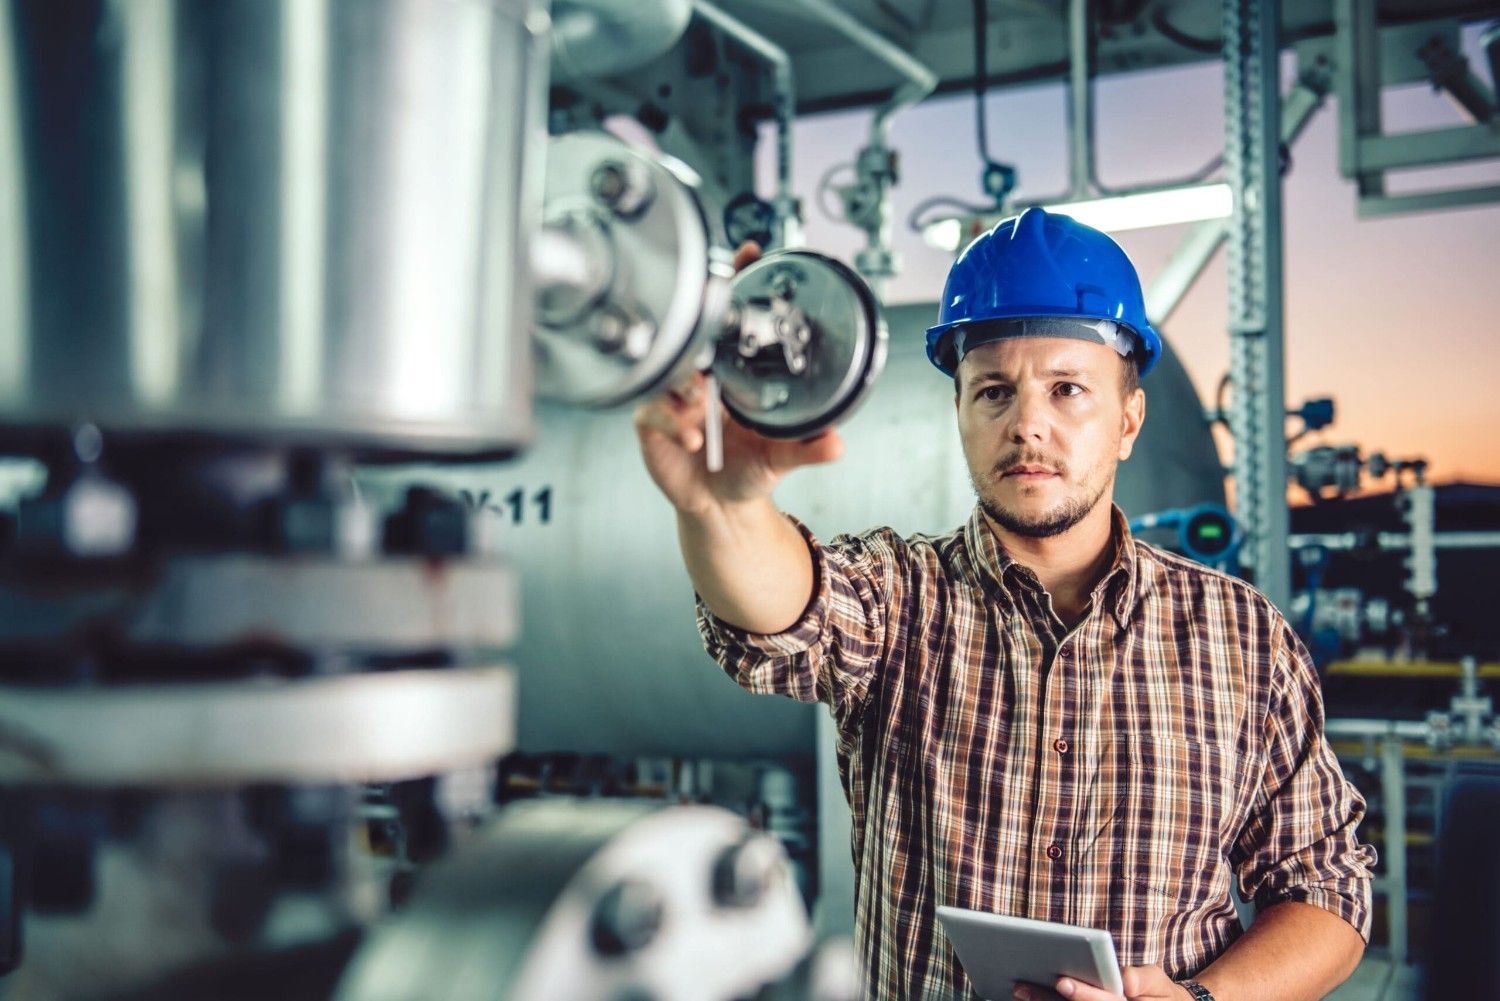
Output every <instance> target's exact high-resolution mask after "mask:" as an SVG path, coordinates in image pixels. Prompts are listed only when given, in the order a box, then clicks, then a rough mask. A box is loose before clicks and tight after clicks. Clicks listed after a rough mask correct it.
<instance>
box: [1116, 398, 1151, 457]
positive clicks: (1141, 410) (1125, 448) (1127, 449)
mask: <svg viewBox="0 0 1500 1001" xmlns="http://www.w3.org/2000/svg"><path fill="white" fill-rule="evenodd" d="M1144 423H1146V391H1145V390H1144V389H1142V388H1140V387H1139V386H1137V387H1136V388H1135V389H1133V390H1131V392H1130V395H1129V396H1128V397H1126V399H1125V407H1124V409H1123V412H1122V413H1121V415H1120V461H1121V462H1124V461H1125V460H1126V459H1128V458H1130V453H1131V452H1132V451H1134V450H1135V439H1136V438H1137V437H1139V435H1140V433H1141V425H1142V424H1144Z"/></svg>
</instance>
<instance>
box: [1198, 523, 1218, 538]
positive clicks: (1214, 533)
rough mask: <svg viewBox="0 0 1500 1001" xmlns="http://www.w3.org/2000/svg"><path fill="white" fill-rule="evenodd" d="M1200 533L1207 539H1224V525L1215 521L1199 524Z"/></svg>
mask: <svg viewBox="0 0 1500 1001" xmlns="http://www.w3.org/2000/svg"><path fill="white" fill-rule="evenodd" d="M1198 535H1199V536H1200V537H1201V538H1205V539H1222V538H1224V526H1223V525H1219V524H1216V523H1214V522H1209V523H1208V524H1207V525H1199V526H1198Z"/></svg>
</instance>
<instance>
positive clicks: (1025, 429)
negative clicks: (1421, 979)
mask: <svg viewBox="0 0 1500 1001" xmlns="http://www.w3.org/2000/svg"><path fill="white" fill-rule="evenodd" d="M895 350H900V348H899V346H898V347H896V348H895ZM1160 350H1161V342H1160V339H1159V338H1158V337H1157V335H1156V333H1155V332H1154V331H1153V330H1152V329H1151V327H1150V325H1149V324H1148V323H1147V322H1146V318H1145V315H1144V308H1143V304H1142V297H1141V291H1140V283H1139V280H1138V278H1137V276H1136V274H1135V270H1134V268H1133V267H1132V266H1131V264H1130V262H1129V260H1128V259H1127V258H1126V257H1125V255H1124V252H1123V251H1121V250H1120V248H1119V247H1118V246H1117V245H1116V244H1115V243H1114V242H1113V241H1112V240H1110V239H1109V238H1108V237H1107V236H1105V235H1104V234H1102V233H1099V232H1097V231H1096V230H1092V229H1089V228H1088V227H1086V226H1082V225H1080V224H1078V223H1076V222H1074V221H1072V220H1071V219H1068V218H1067V217H1065V216H1056V215H1048V214H1046V213H1045V212H1043V211H1042V210H1040V209H1031V210H1028V211H1027V212H1026V213H1024V214H1023V215H1021V216H1020V217H1019V218H1017V219H1012V220H1008V221H1006V222H1003V223H1001V224H1000V225H999V226H997V227H996V228H995V229H994V230H992V231H991V232H990V233H987V234H985V235H984V236H982V237H980V238H979V239H978V240H976V241H975V242H974V243H973V244H971V245H970V247H969V248H968V249H967V250H966V251H965V253H964V254H963V256H961V257H960V258H959V260H958V261H957V262H956V263H955V264H954V266H953V270H952V271H951V272H950V274H949V278H948V283H947V287H946V288H945V290H944V297H943V303H942V315H941V317H940V322H939V324H938V325H937V326H935V327H933V328H932V329H931V330H930V331H929V332H928V354H929V357H930V358H931V359H932V360H933V362H934V364H936V365H937V366H938V367H939V368H940V369H941V370H942V371H944V372H945V373H947V374H949V375H953V376H955V388H956V398H955V408H956V412H957V420H958V429H959V436H960V438H961V439H962V442H963V449H964V455H965V457H966V459H967V461H968V465H969V470H970V473H971V475H972V477H973V481H974V488H975V492H976V493H977V494H978V498H979V503H978V506H977V509H976V511H975V513H974V515H973V517H972V518H971V519H970V521H969V522H968V524H967V525H965V526H964V527H962V528H959V529H957V530H956V531H954V532H951V533H949V534H947V535H943V536H937V537H927V536H916V537H912V538H907V539H903V538H901V537H899V536H897V535H896V534H895V533H894V532H892V531H890V530H888V529H882V530H875V531H871V532H866V533H864V534H862V535H857V536H841V537H839V538H837V539H835V540H833V541H832V542H829V543H820V542H818V541H817V540H815V539H814V538H813V537H812V536H811V534H810V533H808V532H807V531H806V530H805V529H804V528H803V527H802V526H801V524H800V523H799V522H796V521H795V520H793V519H791V518H789V517H788V516H786V515H783V514H781V513H780V512H778V511H777V509H776V508H775V506H774V505H773V503H772V501H771V493H772V490H773V489H774V488H775V486H776V484H777V482H778V481H779V480H780V479H781V477H782V476H783V475H785V474H786V473H787V472H788V471H790V470H792V469H794V468H797V467H798V466H802V465H807V464H810V463H819V462H828V461H832V460H833V459H836V458H837V457H838V455H839V452H840V448H841V445H840V442H839V439H838V437H837V436H836V435H835V434H832V433H829V434H825V435H823V436H822V437H819V438H817V439H814V440H812V441H808V442H779V441H770V440H767V439H764V438H760V437H758V436H756V435H754V434H752V433H751V432H749V431H747V430H746V429H744V428H742V427H738V426H730V427H728V428H726V429H725V448H724V452H725V463H724V469H723V471H722V472H719V473H715V474H709V473H707V472H706V471H705V470H704V466H703V462H702V459H701V457H700V456H699V455H698V454H697V452H698V450H699V448H700V447H701V446H702V442H703V429H702V421H703V416H702V415H703V406H702V403H701V401H700V400H698V399H696V395H698V394H694V393H691V392H689V393H687V394H678V395H676V396H673V397H669V398H666V399H663V400H661V401H657V402H654V403H652V404H649V405H647V406H645V407H643V408H642V409H641V410H640V411H639V412H638V415H637V426H638V430H639V433H640V439H641V447H642V451H643V454H644V456H645V459H646V463H647V466H648V468H649V469H650V472H651V474H652V476H653V478H654V479H655V480H656V482H657V485H658V486H659V487H660V488H661V489H662V491H663V493H665V494H666V496H667V498H668V499H669V500H670V501H671V502H672V504H673V505H674V506H675V507H676V509H677V513H678V529H679V539H680V542H681V546H682V552H683V557H684V559H685V561H686V563H687V567H688V571H689V573H690V574H691V576H692V579H693V582H694V584H695V586H696V588H697V591H698V594H699V596H700V606H699V623H700V627H701V629H702V632H703V635H704V639H705V642H706V645H707V647H708V649H709V651H710V653H712V654H713V656H714V657H715V658H716V659H717V660H718V661H719V662H720V663H721V664H722V665H723V666H724V668H725V669H726V670H727V671H728V672H729V673H730V675H731V676H732V677H734V678H735V679H736V680H737V681H738V682H739V683H740V684H741V685H743V686H745V687H746V688H748V689H750V690H752V691H756V692H775V693H779V694H782V695H788V696H791V697H793V698H796V699H799V700H802V701H808V702H811V701H815V700H817V701H822V702H825V703H827V704H828V705H829V706H830V708H831V710H832V712H833V715H834V718H835V720H836V723H837V726H838V732H839V755H840V764H841V766H842V769H843V777H844V784H845V790H846V792H847V793H848V796H849V801H850V805H851V807H852V809H853V813H854V855H855V863H856V869H857V877H858V879H857V890H856V896H857V901H856V906H857V919H858V928H857V932H856V934H857V938H858V946H859V950H860V953H861V956H862V959H863V961H864V963H865V964H866V975H867V978H868V986H869V990H870V993H871V994H873V995H874V996H878V997H882V998H887V997H888V998H922V999H926V998H939V997H971V996H973V995H972V988H971V987H970V986H969V983H968V981H967V979H966V978H965V977H964V976H963V974H962V972H961V970H960V969H959V968H958V965H957V962H956V960H955V958H954V956H953V952H952V950H951V947H950V946H949V945H948V943H947V941H946V939H945V938H944V937H943V935H942V933H941V930H940V928H938V927H937V925H936V923H935V920H934V907H935V906H937V905H939V904H949V905H954V906H958V907H967V908H974V909H979V910H986V911H993V912H996V913H1001V914H1012V915H1018V916H1022V917H1030V918H1037V919H1042V920H1049V921H1061V922H1066V923H1069V924H1077V925H1086V926H1091V927H1096V928H1105V929H1107V930H1109V931H1110V932H1111V934H1112V935H1113V936H1114V939H1115V943H1116V946H1117V949H1118V950H1119V954H1120V958H1121V961H1122V963H1123V964H1124V965H1125V967H1126V968H1125V969H1124V970H1123V980H1124V985H1125V993H1126V996H1127V997H1130V998H1173V999H1181V998H1187V997H1197V998H1206V997H1212V998H1216V999H1218V1001H1252V999H1261V998H1264V999H1272V998H1274V999H1278V1001H1287V999H1294V998H1320V997H1322V996H1323V995H1324V994H1325V993H1327V992H1328V991H1329V990H1330V989H1332V988H1333V987H1334V986H1336V985H1337V984H1338V983H1340V982H1342V981H1343V980H1344V978H1346V977H1347V976H1348V975H1349V973H1350V972H1351V971H1352V970H1353V969H1354V967H1355V965H1356V964H1357V963H1358V961H1359V958H1360V955H1361V953H1362V951H1363V947H1364V946H1363V937H1364V936H1366V935H1367V934H1368V927H1369V920H1370V903H1369V901H1370V897H1369V878H1370V867H1371V866H1372V865H1373V863H1374V853H1373V851H1371V850H1370V849H1369V848H1368V847H1367V846H1363V845H1361V844H1360V843H1359V842H1358V841H1357V840H1356V838H1355V834H1354V832H1355V828H1356V826H1357V825H1358V823H1359V820H1360V818H1361V816H1362V815H1363V811H1364V803H1363V801H1362V800H1361V799H1360V798H1359V796H1358V794H1357V793H1355V791H1354V790H1353V789H1352V788H1351V787H1350V786H1349V785H1348V784H1347V783H1346V782H1345V781H1344V779H1343V777H1342V775H1341V773H1340V771H1339V768H1338V765H1337V762H1336V761H1335V759H1334V758H1333V755H1332V753H1331V752H1330V750H1329V748H1328V746H1327V743H1326V741H1325V740H1324V739H1323V733H1322V726H1323V714H1322V703H1321V695H1320V691H1319V686H1318V680H1317V674H1316V672H1315V670H1314V669H1313V667H1312V665H1311V662H1310V660H1309V658H1308V656H1307V653H1306V651H1305V650H1304V648H1303V646H1302V644H1301V643H1300V642H1299V640H1298V639H1297V637H1296V635H1295V634H1294V633H1293V632H1292V630H1291V628H1290V627H1289V626H1288V625H1287V623H1286V621H1285V620H1284V619H1283V618H1282V617H1281V616H1280V615H1279V614H1278V613H1277V611H1276V610H1275V609H1274V608H1273V607H1272V606H1271V605H1270V603H1269V602H1267V601H1266V599H1265V598H1264V597H1263V596H1261V595H1260V594H1259V593H1258V592H1256V591H1255V590H1254V589H1253V588H1251V587H1249V586H1248V585H1247V584H1245V583H1244V582H1242V581H1240V580H1237V579H1235V578H1232V577H1229V576H1226V575H1223V574H1219V573H1216V572H1214V571H1211V570H1208V569H1206V568H1204V567H1201V566H1199V565H1197V564H1195V563H1192V562H1190V561H1188V560H1184V559H1180V558H1178V557H1175V556H1172V555H1170V554H1167V553H1164V552H1162V551H1160V550H1157V549H1155V548H1153V547H1151V546H1148V545H1145V544H1144V543H1141V542H1137V541H1135V540H1134V539H1132V538H1131V536H1130V532H1129V530H1128V528H1127V525H1126V521H1125V519H1124V517H1123V515H1122V514H1121V513H1120V512H1119V511H1118V509H1116V508H1115V507H1114V506H1113V504H1112V502H1111V496H1112V491H1113V486H1114V480H1115V469H1116V465H1117V463H1118V462H1119V461H1120V460H1123V459H1125V458H1127V457H1128V456H1129V455H1130V452H1131V448H1132V446H1133V445H1134V442H1135V439H1136V436H1137V435H1138V434H1139V433H1140V430H1141V425H1142V422H1143V420H1144V418H1145V396H1144V394H1143V392H1142V391H1141V389H1140V388H1139V386H1138V385H1137V377H1138V374H1144V373H1145V372H1146V371H1148V370H1149V368H1150V366H1151V365H1152V364H1153V363H1154V361H1155V359H1156V357H1157V355H1158V354H1159V353H1160ZM690 397H692V398H690ZM897 458H898V457H893V459H897ZM897 475H899V473H897ZM1232 876H1237V877H1238V881H1239V885H1240V887H1241V888H1242V889H1243V890H1244V892H1245V893H1246V894H1247V895H1248V896H1250V897H1251V898H1252V899H1254V901H1255V903H1256V905H1257V917H1256V919H1255V921H1254V923H1253V925H1252V926H1251V928H1250V929H1249V931H1248V932H1246V933H1244V934H1243V935H1241V931H1240V924H1239V921H1238V919H1237V917H1236V914H1235V910H1234V907H1233V904H1232V901H1231V898H1230V892H1231V877H1232ZM1053 991H1055V992H1056V994H1054V993H1052V992H1053ZM1057 994H1060V995H1062V996H1064V997H1066V998H1068V999H1070V1001H1103V999H1106V998H1111V997H1113V995H1111V994H1109V993H1107V992H1105V991H1103V990H1101V989H1098V988H1095V987H1093V986H1091V985H1088V984H1083V983H1078V982H1075V981H1072V980H1067V979H1064V980H1060V981H1058V982H1057V983H1055V984H1045V985H1018V986H1017V997H1020V998H1028V999H1029V998H1035V999H1042V998H1053V997H1056V995H1057Z"/></svg>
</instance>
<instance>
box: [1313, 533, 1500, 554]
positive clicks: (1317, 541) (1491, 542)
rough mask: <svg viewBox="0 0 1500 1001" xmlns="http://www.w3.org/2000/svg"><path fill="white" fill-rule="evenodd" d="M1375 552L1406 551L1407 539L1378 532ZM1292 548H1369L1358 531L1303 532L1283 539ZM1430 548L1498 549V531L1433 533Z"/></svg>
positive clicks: (1499, 535)
mask: <svg viewBox="0 0 1500 1001" xmlns="http://www.w3.org/2000/svg"><path fill="white" fill-rule="evenodd" d="M1373 541H1374V543H1375V546H1376V548H1378V549H1410V548H1411V547H1412V540H1411V536H1410V535H1408V534H1406V533H1405V532H1379V533H1377V534H1376V535H1375V536H1374V539H1373ZM1287 542H1288V544H1289V545H1290V546H1291V547H1292V548H1293V549H1302V548H1305V547H1307V546H1322V547H1323V548H1324V549H1331V550H1333V551H1335V552H1344V551H1347V550H1350V549H1358V548H1360V547H1361V546H1366V545H1369V544H1370V542H1371V537H1370V536H1368V535H1361V534H1360V533H1358V532H1305V533H1302V534H1298V535H1292V536H1289V537H1288V538H1287ZM1433 545H1434V546H1435V547H1436V548H1438V549H1500V532H1437V533H1434V535H1433Z"/></svg>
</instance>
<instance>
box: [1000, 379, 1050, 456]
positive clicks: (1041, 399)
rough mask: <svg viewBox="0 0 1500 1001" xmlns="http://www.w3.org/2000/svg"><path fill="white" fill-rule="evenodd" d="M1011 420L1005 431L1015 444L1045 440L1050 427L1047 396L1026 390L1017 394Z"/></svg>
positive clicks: (1012, 406)
mask: <svg viewBox="0 0 1500 1001" xmlns="http://www.w3.org/2000/svg"><path fill="white" fill-rule="evenodd" d="M1009 418H1010V424H1009V426H1008V427H1006V429H1005V430H1006V436H1007V437H1008V438H1009V439H1010V440H1011V441H1012V442H1014V443H1015V444H1017V445H1020V444H1024V443H1025V442H1028V441H1042V440H1044V439H1045V438H1046V436H1047V429H1048V427H1049V425H1048V422H1047V412H1046V398H1045V396H1044V395H1043V394H1041V393H1035V392H1027V391H1025V390H1022V391H1020V392H1018V393H1016V398H1015V402H1014V403H1013V404H1012V405H1011V408H1010V414H1009Z"/></svg>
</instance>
